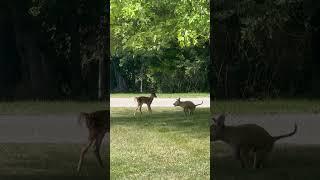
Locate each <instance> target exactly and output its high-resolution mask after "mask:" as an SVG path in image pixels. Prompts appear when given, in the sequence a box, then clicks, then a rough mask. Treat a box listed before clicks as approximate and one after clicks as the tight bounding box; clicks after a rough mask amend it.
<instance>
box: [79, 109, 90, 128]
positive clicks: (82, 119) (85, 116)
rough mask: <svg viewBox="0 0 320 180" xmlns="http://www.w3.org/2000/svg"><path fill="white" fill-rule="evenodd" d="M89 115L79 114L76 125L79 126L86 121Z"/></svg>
mask: <svg viewBox="0 0 320 180" xmlns="http://www.w3.org/2000/svg"><path fill="white" fill-rule="evenodd" d="M88 116H89V113H85V112H81V113H80V115H79V116H78V124H79V125H80V126H81V125H82V124H83V121H87V119H88Z"/></svg>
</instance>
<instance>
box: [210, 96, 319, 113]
mask: <svg viewBox="0 0 320 180" xmlns="http://www.w3.org/2000/svg"><path fill="white" fill-rule="evenodd" d="M210 109H211V112H213V113H221V112H226V113H232V114H252V113H254V114H264V113H319V112H320V100H307V99H275V100H265V101H259V100H258V101H241V100H231V101H211V104H210Z"/></svg>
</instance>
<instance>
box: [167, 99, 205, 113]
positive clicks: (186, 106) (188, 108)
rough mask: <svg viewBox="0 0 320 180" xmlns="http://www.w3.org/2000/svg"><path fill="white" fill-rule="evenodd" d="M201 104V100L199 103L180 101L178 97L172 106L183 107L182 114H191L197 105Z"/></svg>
mask: <svg viewBox="0 0 320 180" xmlns="http://www.w3.org/2000/svg"><path fill="white" fill-rule="evenodd" d="M201 104H203V101H202V102H201V103H200V104H194V103H193V102H191V101H180V98H178V99H177V100H176V102H174V103H173V105H174V106H180V107H182V108H183V111H184V114H185V115H187V114H189V115H192V114H193V112H194V110H195V109H196V107H197V106H199V105H201Z"/></svg>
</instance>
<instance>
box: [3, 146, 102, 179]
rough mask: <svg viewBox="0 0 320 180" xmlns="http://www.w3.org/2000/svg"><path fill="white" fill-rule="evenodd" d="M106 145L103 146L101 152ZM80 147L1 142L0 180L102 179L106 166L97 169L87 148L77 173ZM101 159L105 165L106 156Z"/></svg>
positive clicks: (95, 162) (94, 160) (93, 158)
mask: <svg viewBox="0 0 320 180" xmlns="http://www.w3.org/2000/svg"><path fill="white" fill-rule="evenodd" d="M106 148H107V146H106V145H105V146H103V147H102V148H101V149H102V152H104V153H105V152H106ZM80 150H81V146H80V145H79V144H44V143H43V144H16V143H6V144H1V145H0V159H1V161H0V179H1V180H6V179H8V180H9V179H10V180H18V179H24V180H29V179H30V180H31V179H32V180H38V179H39V180H43V179H46V180H47V179H48V180H50V179H52V180H54V179H66V180H73V179H74V180H76V179H77V180H79V179H80V180H81V179H83V180H84V179H87V180H91V179H105V177H106V174H107V171H108V168H104V169H103V168H100V167H99V166H98V164H97V161H96V159H95V157H94V155H93V153H92V152H91V151H89V152H88V154H87V155H86V158H85V160H84V164H83V168H82V172H81V173H80V174H77V172H76V167H77V163H78V159H79V154H80ZM103 160H104V163H105V164H106V161H107V157H106V156H105V157H104V158H103Z"/></svg>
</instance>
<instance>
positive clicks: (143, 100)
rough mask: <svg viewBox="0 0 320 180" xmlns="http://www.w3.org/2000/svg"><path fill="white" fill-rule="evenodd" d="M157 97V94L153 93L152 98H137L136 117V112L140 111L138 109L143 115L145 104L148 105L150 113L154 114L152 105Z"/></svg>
mask: <svg viewBox="0 0 320 180" xmlns="http://www.w3.org/2000/svg"><path fill="white" fill-rule="evenodd" d="M156 97H157V95H156V94H155V93H151V95H150V97H146V96H139V97H135V100H136V101H137V103H138V107H137V109H136V111H135V112H134V115H136V112H137V111H138V109H139V111H140V114H142V111H141V108H142V105H143V104H147V106H148V111H149V113H152V110H151V103H152V101H153V99H154V98H156Z"/></svg>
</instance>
